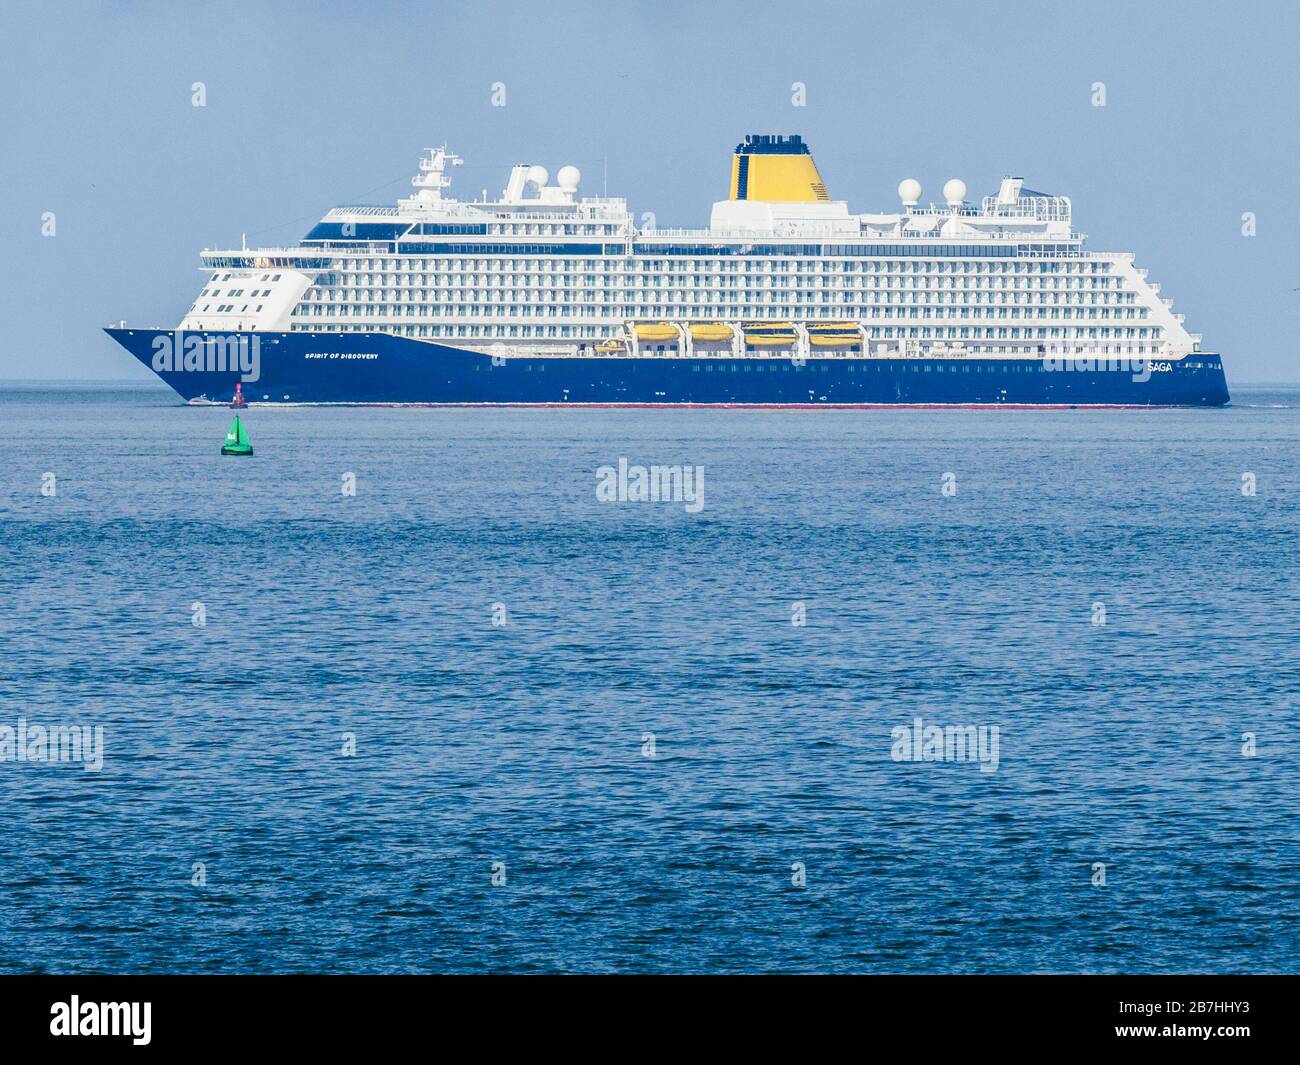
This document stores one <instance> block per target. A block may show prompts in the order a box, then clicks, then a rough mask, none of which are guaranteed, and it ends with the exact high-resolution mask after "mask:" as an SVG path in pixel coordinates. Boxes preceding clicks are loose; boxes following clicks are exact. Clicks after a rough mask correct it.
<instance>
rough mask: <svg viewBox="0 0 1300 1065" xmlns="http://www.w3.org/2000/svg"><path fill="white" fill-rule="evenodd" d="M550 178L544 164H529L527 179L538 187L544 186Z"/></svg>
mask: <svg viewBox="0 0 1300 1065" xmlns="http://www.w3.org/2000/svg"><path fill="white" fill-rule="evenodd" d="M550 179H551V175H550V174H549V173H547V170H546V167H544V166H530V167H529V168H528V180H529V181H531V182H532V183H533V184H534V185H536V186H537V187H538V188H539V189H542V188H545V187H546V183H547V182H548V181H549V180H550Z"/></svg>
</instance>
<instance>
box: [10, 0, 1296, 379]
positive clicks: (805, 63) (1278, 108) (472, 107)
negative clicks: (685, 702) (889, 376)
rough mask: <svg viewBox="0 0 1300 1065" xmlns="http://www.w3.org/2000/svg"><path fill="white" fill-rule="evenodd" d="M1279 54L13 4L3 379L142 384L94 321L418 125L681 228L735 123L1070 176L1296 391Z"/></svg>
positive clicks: (1072, 28)
mask: <svg viewBox="0 0 1300 1065" xmlns="http://www.w3.org/2000/svg"><path fill="white" fill-rule="evenodd" d="M1298 46H1300V11H1298V10H1297V9H1296V8H1295V7H1293V6H1291V5H1287V4H1282V3H1277V4H1272V3H1251V4H1247V5H1240V6H1238V7H1234V6H1232V5H1225V4H1211V3H1195V2H1193V3H1143V4H1132V3H1111V2H1106V0H1091V2H1087V3H1034V2H1032V0H1019V2H1016V3H981V4H972V3H946V2H945V3H938V2H936V3H924V2H912V3H907V4H902V3H888V4H884V3H881V4H877V3H849V2H845V3H816V2H801V3H797V4H791V3H779V4H778V3H766V2H763V0H749V2H745V3H732V2H730V0H721V2H714V3H708V4H699V3H671V2H662V0H661V2H656V3H650V2H648V0H647V2H644V3H617V2H607V3H570V2H565V0H548V2H547V3H536V2H534V3H526V4H515V3H512V2H510V0H498V2H493V3H489V4H473V5H471V4H459V3H448V4H383V3H366V4H308V3H269V2H268V3H262V4H249V5H243V4H238V3H236V4H225V3H222V4H202V5H200V4H191V3H177V4H163V3H156V4H155V3H135V4H131V3H118V4H92V3H67V4H61V5H58V6H55V5H52V4H28V3H21V2H20V3H13V2H11V0H6V3H5V4H4V5H3V7H0V137H2V141H0V179H2V181H3V188H4V190H5V192H6V194H7V199H8V207H7V209H6V210H5V211H4V212H3V216H2V217H3V221H2V222H0V226H3V230H2V232H3V235H4V240H5V248H6V254H5V255H4V256H3V257H2V258H0V292H3V293H4V301H5V303H4V308H3V310H4V313H3V315H2V316H0V322H2V323H3V324H0V378H14V377H28V378H32V377H36V378H55V377H89V378H113V377H116V378H130V377H135V376H138V375H146V376H147V374H146V372H145V371H144V370H143V369H141V368H139V367H137V366H136V365H135V364H134V363H133V360H131V359H130V357H129V356H128V355H127V354H126V353H125V352H124V351H122V350H121V349H120V348H118V346H117V345H116V344H114V343H113V342H112V341H110V340H109V339H108V338H107V337H105V336H104V335H103V334H101V333H100V332H99V331H98V328H99V326H100V325H102V324H104V323H107V322H109V321H117V320H119V319H126V320H127V321H129V322H132V323H135V324H142V325H155V324H157V325H174V324H175V323H176V322H177V321H178V320H179V319H180V317H181V315H182V314H183V312H184V311H185V309H186V308H187V307H188V306H189V304H190V303H191V301H192V300H193V297H194V294H195V293H196V292H197V291H198V289H199V288H200V287H201V285H200V283H201V280H202V275H201V274H199V273H198V271H197V267H198V251H199V249H200V248H202V247H205V246H210V247H215V246H231V245H235V246H237V245H238V243H239V241H240V236H241V234H242V233H247V234H248V235H249V242H250V243H272V244H273V243H294V242H295V241H296V240H297V239H298V238H299V237H301V236H302V234H303V233H304V232H305V231H306V229H307V228H309V226H310V225H311V222H312V221H313V220H314V218H315V217H317V216H318V215H319V214H320V213H321V212H322V211H324V210H325V209H327V208H328V207H329V206H331V205H332V204H334V203H338V202H348V201H356V200H369V201H374V202H384V201H390V202H391V200H393V199H394V198H396V197H397V196H399V195H405V194H406V192H407V191H408V189H409V185H408V184H407V180H408V178H409V176H410V174H411V173H412V172H413V171H414V165H415V162H416V160H417V158H418V155H419V153H420V150H421V149H422V148H424V147H425V146H426V145H430V144H438V143H441V142H443V141H446V142H448V144H449V145H450V146H451V147H452V148H453V149H455V150H456V151H458V152H460V153H461V154H462V155H463V156H465V158H466V165H465V167H463V168H462V169H460V170H458V171H456V175H455V176H456V186H455V188H456V189H457V190H458V191H459V192H460V193H461V194H462V195H464V196H467V197H468V196H471V195H477V194H478V193H479V192H480V191H481V190H482V189H483V188H488V189H491V190H492V191H493V192H497V191H499V190H500V189H501V187H502V186H503V185H504V183H505V176H506V169H507V167H508V166H509V165H510V164H511V163H513V162H519V161H527V162H540V163H542V164H544V165H546V166H547V167H549V168H550V170H551V172H552V173H555V171H556V169H557V168H558V167H559V166H560V165H561V164H563V163H566V162H573V163H576V164H577V165H579V166H580V167H581V168H582V170H583V173H584V184H583V187H584V189H585V190H586V191H587V192H588V193H592V192H599V191H600V189H601V183H602V172H603V169H604V166H605V165H606V161H607V167H608V187H609V192H610V193H611V194H613V195H621V196H626V197H627V198H628V200H629V201H630V204H631V206H632V208H633V210H634V211H635V212H636V213H637V214H638V215H640V214H641V213H642V212H645V211H652V212H654V214H655V215H656V218H657V221H658V224H659V225H660V226H670V225H691V226H699V225H705V224H707V220H708V211H709V206H710V204H711V203H712V202H713V201H714V200H716V199H721V198H723V197H724V196H725V195H726V184H727V174H728V166H729V162H728V159H729V155H730V152H731V149H732V148H733V147H734V145H735V144H736V142H737V141H739V140H740V139H741V137H742V136H743V135H744V134H745V133H747V132H798V133H802V134H803V135H804V137H805V139H807V140H808V141H809V143H810V144H811V145H812V148H813V151H814V153H815V155H816V158H817V161H818V164H819V166H820V167H821V170H822V174H823V176H824V177H825V179H826V182H827V185H828V187H829V189H830V192H831V195H832V196H833V197H835V198H845V199H847V200H848V201H849V203H850V205H851V206H852V208H853V209H855V210H890V209H893V207H894V205H895V204H896V203H897V197H896V195H895V189H896V187H897V185H898V182H899V181H900V180H901V179H902V178H904V177H916V178H918V179H919V180H920V181H921V182H922V184H923V185H924V186H925V190H926V197H925V198H926V199H930V198H932V197H933V198H934V199H936V200H937V199H939V198H940V196H939V190H940V187H941V186H942V184H943V182H944V181H945V180H946V179H948V178H949V177H954V176H956V177H961V178H962V179H963V180H964V181H965V182H966V183H967V185H968V186H969V188H970V198H971V199H978V197H979V196H981V195H983V194H985V193H987V192H991V191H993V190H994V189H995V188H996V185H997V182H998V181H999V179H1000V178H1001V177H1002V176H1003V175H1004V174H1007V173H1014V174H1019V175H1022V176H1023V177H1025V178H1026V181H1027V184H1028V185H1029V186H1030V187H1032V188H1036V189H1040V190H1043V191H1049V192H1057V193H1064V194H1065V195H1068V196H1070V197H1072V199H1073V201H1074V208H1075V223H1076V226H1077V227H1078V228H1079V229H1081V230H1082V231H1083V232H1085V233H1087V234H1088V235H1089V238H1090V245H1091V246H1092V247H1094V248H1097V249H1111V250H1128V251H1133V252H1135V253H1136V255H1137V262H1138V265H1139V266H1143V267H1146V268H1148V269H1149V270H1150V271H1151V276H1152V277H1153V279H1154V280H1156V281H1158V282H1160V283H1161V285H1162V286H1163V295H1165V296H1167V297H1170V298H1172V299H1173V300H1174V303H1175V310H1176V311H1179V312H1181V313H1183V314H1185V315H1186V316H1187V324H1188V327H1189V328H1190V329H1191V330H1192V331H1193V332H1200V333H1202V334H1204V338H1205V346H1206V347H1207V348H1211V349H1214V350H1219V351H1222V352H1223V353H1224V361H1225V364H1226V365H1227V367H1228V374H1229V380H1230V381H1231V382H1236V383H1244V382H1250V381H1292V382H1296V381H1300V360H1297V357H1296V342H1295V339H1294V337H1295V333H1296V328H1297V325H1298V324H1300V291H1297V290H1298V289H1300V261H1297V256H1296V254H1295V251H1294V246H1295V243H1296V235H1297V232H1300V227H1298V226H1297V221H1298V218H1297V215H1298V214H1300V202H1298V201H1300V197H1298V195H1297V192H1298V189H1300V186H1298V185H1297V181H1296V172H1297V159H1298V158H1300V150H1298V149H1300V118H1298V116H1300V75H1298V74H1297V72H1296V59H1295V57H1296V55H1297V54H1300V47H1298ZM199 81H201V82H203V83H204V84H205V86H206V91H207V106H206V107H202V108H196V107H193V106H192V105H191V85H192V84H193V83H194V82H199ZM495 82H503V83H504V84H505V86H506V106H505V107H493V106H492V100H491V95H492V86H493V83H495ZM794 82H802V83H804V84H805V85H806V87H807V88H806V100H807V103H806V106H804V107H795V106H793V105H792V102H791V86H792V84H793V83H794ZM1095 82H1103V83H1104V84H1105V87H1106V106H1105V107H1094V106H1093V105H1092V99H1093V90H1092V86H1093V84H1094V83H1095ZM50 211H52V212H54V214H55V218H56V227H57V229H56V235H55V236H53V237H45V236H42V233H41V228H42V216H43V214H44V213H45V212H50ZM1247 211H1249V212H1253V213H1254V215H1255V216H1256V226H1257V235H1256V236H1254V237H1245V236H1243V235H1242V232H1241V230H1242V214H1243V212H1247Z"/></svg>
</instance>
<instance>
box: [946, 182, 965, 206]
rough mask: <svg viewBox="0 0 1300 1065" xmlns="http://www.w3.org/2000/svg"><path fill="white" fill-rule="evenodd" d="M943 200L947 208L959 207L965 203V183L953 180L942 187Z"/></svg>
mask: <svg viewBox="0 0 1300 1065" xmlns="http://www.w3.org/2000/svg"><path fill="white" fill-rule="evenodd" d="M943 199H944V202H945V203H947V204H948V206H949V207H960V206H961V205H962V204H963V203H965V202H966V182H964V181H962V179H961V178H953V179H952V180H951V181H949V182H948V184H946V185H944V187H943Z"/></svg>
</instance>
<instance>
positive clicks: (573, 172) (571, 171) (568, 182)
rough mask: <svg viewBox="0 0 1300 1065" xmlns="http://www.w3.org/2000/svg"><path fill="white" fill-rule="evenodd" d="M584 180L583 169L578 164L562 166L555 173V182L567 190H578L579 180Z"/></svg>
mask: <svg viewBox="0 0 1300 1065" xmlns="http://www.w3.org/2000/svg"><path fill="white" fill-rule="evenodd" d="M581 180H582V171H581V170H579V169H578V168H577V167H576V166H562V167H560V172H559V173H558V174H556V175H555V183H556V184H557V185H559V186H560V188H562V189H563V190H564V191H565V192H577V191H578V182H580V181H581Z"/></svg>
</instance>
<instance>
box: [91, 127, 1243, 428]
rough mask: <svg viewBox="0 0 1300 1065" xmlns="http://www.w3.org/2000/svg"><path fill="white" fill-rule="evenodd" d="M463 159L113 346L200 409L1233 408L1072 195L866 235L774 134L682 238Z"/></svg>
mask: <svg viewBox="0 0 1300 1065" xmlns="http://www.w3.org/2000/svg"><path fill="white" fill-rule="evenodd" d="M460 163H461V160H460V158H459V157H458V156H456V155H455V154H453V153H452V152H450V151H448V150H447V148H446V147H445V146H444V147H440V148H433V149H429V150H428V151H427V153H426V154H425V155H424V156H423V158H422V159H421V160H420V164H419V171H418V173H417V174H416V175H415V177H414V178H412V185H413V186H414V189H413V192H412V194H411V195H410V196H408V197H405V198H403V199H400V200H399V201H398V202H397V203H396V204H393V205H352V206H342V207H336V208H334V209H332V210H331V211H329V212H328V213H327V214H326V215H325V216H324V217H323V218H322V219H321V220H320V221H319V222H318V223H317V224H316V225H315V226H313V227H312V228H311V230H310V231H309V232H308V233H307V234H306V235H305V236H304V237H303V238H302V240H301V241H299V243H298V244H297V246H295V247H261V248H248V247H246V246H245V247H240V248H227V249H218V250H205V251H203V252H202V253H201V254H202V269H203V271H204V272H205V273H206V278H207V279H206V281H205V282H204V284H203V289H202V291H201V292H200V293H199V295H198V298H197V299H196V300H195V301H194V304H193V306H191V307H190V308H189V310H188V312H187V313H186V314H185V315H184V317H183V318H182V320H181V322H180V323H179V325H177V326H176V327H174V328H142V327H138V326H136V327H133V326H130V325H128V324H126V323H125V322H123V323H120V324H119V325H117V326H113V327H109V328H108V329H107V332H108V334H109V335H110V336H112V337H113V338H114V339H115V340H117V341H118V342H119V343H120V344H121V345H122V346H123V347H125V348H126V349H127V351H129V352H130V353H131V354H132V355H133V356H135V358H137V359H138V360H140V361H141V362H142V363H144V364H145V365H146V366H148V367H150V368H151V369H152V370H153V371H154V372H155V373H157V375H158V376H159V377H160V378H162V380H163V381H165V382H166V383H167V384H168V385H170V386H171V387H172V388H173V389H174V390H175V391H176V392H177V393H178V394H179V395H180V396H181V397H182V398H184V399H186V400H188V401H190V402H194V403H226V402H230V401H231V399H232V397H233V396H235V395H236V394H238V402H240V403H243V402H252V403H254V404H257V403H267V404H284V403H292V404H326V403H328V404H336V403H338V404H376V405H388V404H412V405H521V406H522V405H538V406H562V405H573V406H579V405H598V406H656V407H658V406H745V407H748V406H754V407H876V406H895V405H909V406H929V405H943V406H948V405H959V406H975V407H1043V406H1047V407H1057V406H1060V407H1082V406H1139V407H1154V406H1218V405H1222V404H1225V403H1227V402H1228V390H1227V385H1226V382H1225V378H1224V373H1223V367H1222V364H1221V362H1220V358H1219V356H1218V355H1217V354H1214V353H1212V352H1209V351H1203V350H1202V349H1201V343H1200V337H1199V336H1198V335H1197V334H1194V333H1189V332H1188V331H1187V329H1186V328H1185V327H1184V324H1183V316H1182V315H1181V314H1175V313H1174V311H1173V308H1172V304H1171V302H1170V300H1168V299H1166V298H1163V297H1162V296H1161V294H1160V288H1159V286H1158V285H1156V284H1154V283H1153V282H1152V281H1150V280H1149V279H1148V277H1147V272H1146V271H1145V270H1143V269H1141V268H1139V267H1138V266H1137V265H1136V263H1135V262H1134V257H1133V255H1132V254H1130V253H1128V252H1105V251H1093V250H1091V249H1088V248H1086V247H1085V237H1084V235H1083V234H1082V233H1079V232H1077V231H1076V230H1075V229H1074V225H1073V220H1072V210H1071V203H1070V200H1069V198H1068V197H1066V196H1059V195H1051V194H1048V193H1043V192H1035V191H1033V190H1032V189H1030V188H1027V187H1026V185H1025V182H1024V180H1022V179H1021V178H1019V177H1005V178H1003V179H1002V181H1001V183H1000V185H999V186H998V188H997V189H996V191H995V192H993V193H992V194H991V195H988V196H985V197H983V198H982V199H981V200H980V202H979V203H978V204H975V203H973V202H971V201H969V200H968V199H967V190H966V185H965V184H964V183H963V182H962V181H961V180H959V179H956V178H954V179H952V180H950V181H948V182H947V184H945V185H944V187H943V190H942V202H940V203H930V204H924V203H923V202H922V188H921V185H920V183H919V182H917V181H916V180H914V179H911V178H908V179H906V180H904V181H903V182H902V183H901V184H900V185H899V186H898V196H899V200H900V203H899V205H898V206H897V207H896V208H894V209H892V210H888V211H884V212H881V213H866V214H859V213H854V212H853V211H851V210H850V209H849V205H848V203H847V202H846V201H843V200H834V199H831V196H830V193H829V192H828V190H827V186H826V184H825V182H824V181H823V179H822V175H821V173H820V171H819V170H818V167H817V165H816V162H815V161H814V159H813V156H812V153H811V151H810V149H809V147H808V145H807V144H805V143H804V141H803V139H802V138H801V137H800V136H798V135H775V134H762V135H759V134H755V135H750V136H747V137H745V139H744V140H743V141H742V142H741V143H740V144H739V145H738V146H737V147H736V150H735V153H734V154H733V156H732V158H731V174H730V183H729V195H728V197H727V198H726V199H725V200H721V201H719V202H717V203H715V204H714V205H713V209H712V213H711V215H710V218H709V226H708V228H707V229H660V228H657V227H655V226H653V225H641V226H638V225H637V224H636V220H635V218H634V215H633V214H632V213H631V212H630V211H629V208H628V204H627V202H626V201H625V200H623V199H618V198H611V197H607V196H587V195H583V194H582V193H580V191H579V190H580V186H581V181H582V175H581V174H580V173H579V171H578V169H577V168H576V167H574V166H562V167H560V168H559V169H558V171H557V173H556V175H555V181H554V183H552V182H551V177H550V174H549V172H548V171H547V169H546V168H545V167H544V166H540V165H537V164H528V163H521V164H519V165H517V166H514V167H513V168H512V169H511V170H510V172H509V176H508V180H507V182H506V186H505V189H504V190H503V191H502V193H501V195H500V196H499V197H498V198H495V199H492V198H489V196H488V194H487V192H486V191H484V192H483V194H482V195H481V196H480V197H479V198H477V199H469V200H461V199H456V198H454V197H453V196H452V194H451V192H450V188H451V184H452V173H453V171H454V169H455V167H457V166H458V165H460ZM720 169H721V168H720ZM722 177H723V175H722V174H721V173H720V174H719V184H720V185H721V179H722ZM245 243H246V242H245Z"/></svg>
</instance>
